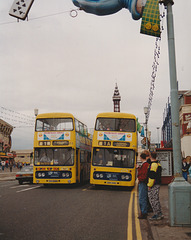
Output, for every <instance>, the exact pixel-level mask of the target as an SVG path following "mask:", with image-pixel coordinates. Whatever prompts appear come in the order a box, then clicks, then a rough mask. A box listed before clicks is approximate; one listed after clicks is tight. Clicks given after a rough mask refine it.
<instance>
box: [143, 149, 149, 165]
mask: <svg viewBox="0 0 191 240" xmlns="http://www.w3.org/2000/svg"><path fill="white" fill-rule="evenodd" d="M143 153H145V154H146V160H147V162H148V163H149V164H151V159H150V158H151V154H150V152H149V151H148V150H144V151H143Z"/></svg>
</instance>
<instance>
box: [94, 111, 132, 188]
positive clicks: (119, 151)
mask: <svg viewBox="0 0 191 240" xmlns="http://www.w3.org/2000/svg"><path fill="white" fill-rule="evenodd" d="M136 153H137V130H136V117H135V116H134V115H133V114H128V113H119V112H112V113H100V114H98V115H97V118H96V123H95V129H94V134H93V141H92V160H91V175H90V183H91V184H94V185H113V186H127V187H133V186H134V185H135V176H136V156H137V154H136Z"/></svg>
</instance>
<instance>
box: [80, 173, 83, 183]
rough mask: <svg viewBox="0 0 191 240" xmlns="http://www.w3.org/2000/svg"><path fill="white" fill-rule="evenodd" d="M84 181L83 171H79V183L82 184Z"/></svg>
mask: <svg viewBox="0 0 191 240" xmlns="http://www.w3.org/2000/svg"><path fill="white" fill-rule="evenodd" d="M83 182H84V177H83V171H81V173H80V184H83Z"/></svg>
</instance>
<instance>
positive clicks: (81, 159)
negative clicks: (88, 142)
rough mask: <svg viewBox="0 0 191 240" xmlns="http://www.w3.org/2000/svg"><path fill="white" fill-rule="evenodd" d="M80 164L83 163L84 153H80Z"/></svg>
mask: <svg viewBox="0 0 191 240" xmlns="http://www.w3.org/2000/svg"><path fill="white" fill-rule="evenodd" d="M80 162H81V163H83V162H85V153H84V151H81V152H80Z"/></svg>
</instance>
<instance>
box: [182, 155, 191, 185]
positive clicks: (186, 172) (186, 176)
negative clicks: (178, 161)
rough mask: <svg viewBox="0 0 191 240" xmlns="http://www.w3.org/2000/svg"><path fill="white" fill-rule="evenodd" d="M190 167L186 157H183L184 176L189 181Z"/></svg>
mask: <svg viewBox="0 0 191 240" xmlns="http://www.w3.org/2000/svg"><path fill="white" fill-rule="evenodd" d="M188 168H189V164H188V163H187V161H186V158H183V159H182V176H183V178H184V179H185V180H186V181H188Z"/></svg>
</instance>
